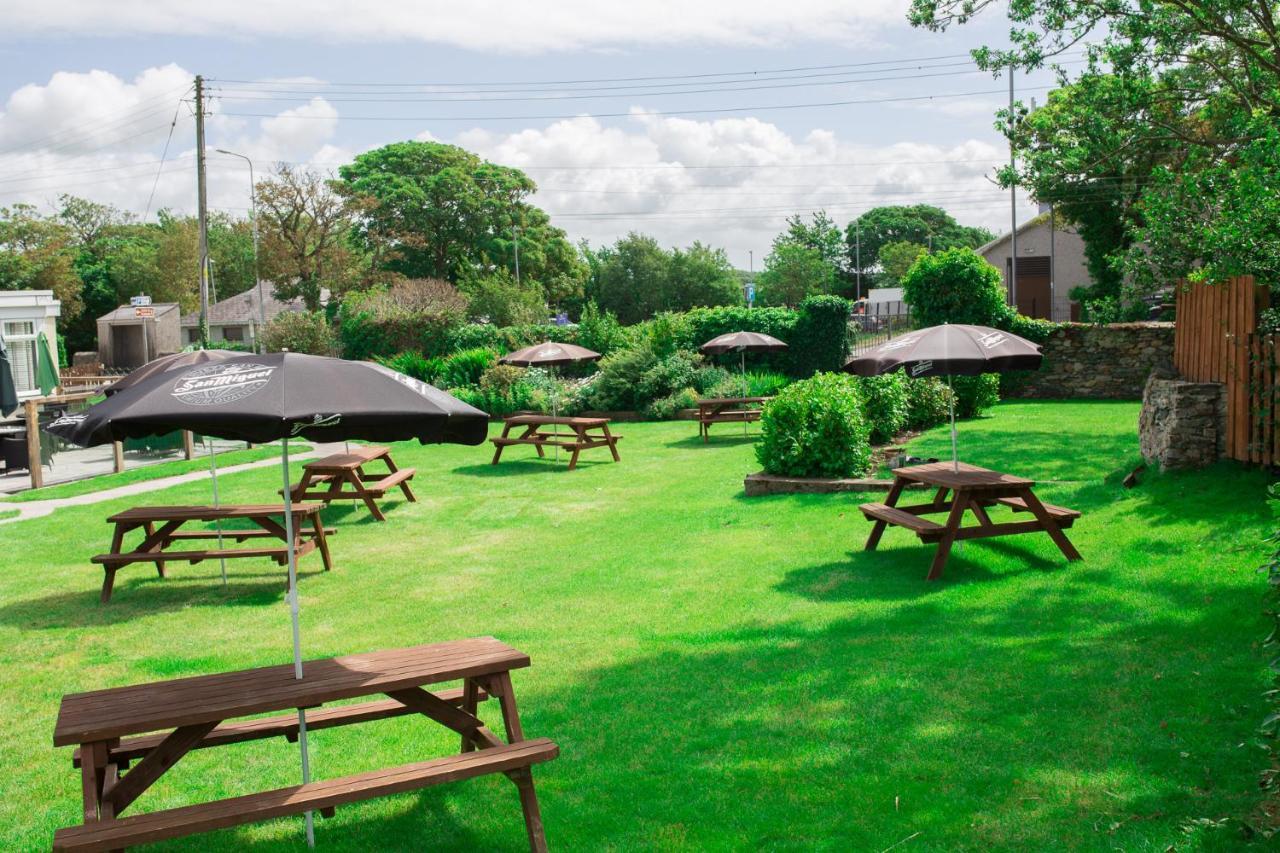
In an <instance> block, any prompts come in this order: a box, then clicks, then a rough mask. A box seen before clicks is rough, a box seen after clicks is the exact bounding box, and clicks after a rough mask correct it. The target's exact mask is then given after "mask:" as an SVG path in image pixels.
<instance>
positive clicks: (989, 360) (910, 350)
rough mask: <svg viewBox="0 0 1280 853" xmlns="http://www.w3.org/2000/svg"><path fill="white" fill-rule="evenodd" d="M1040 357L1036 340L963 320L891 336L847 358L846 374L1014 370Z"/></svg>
mask: <svg viewBox="0 0 1280 853" xmlns="http://www.w3.org/2000/svg"><path fill="white" fill-rule="evenodd" d="M1042 359H1043V356H1041V354H1040V346H1039V344H1034V343H1032V342H1031V341H1029V340H1027V339H1026V338H1020V337H1018V336H1017V335H1015V334H1012V333H1010V332H1002V331H1001V330H999V329H992V328H990V327H988V326H969V325H965V324H962V323H955V324H944V325H942V326H929V327H928V328H925V329H916V330H915V331H914V332H908V333H907V334H905V335H899V336H898V337H896V338H890V339H889V340H887V341H885V342H884V343H882V344H880V346H878V347H876V348H875V349H873V350H871V351H870V352H867V353H864V354H862V355H860V356H857V357H856V358H852V359H850V360H849V361H848V362H847V363H846V364H845V365H844V370H845V372H847V373H853V374H856V375H858V376H879V375H880V374H882V373H890V372H892V371H894V370H899V369H901V370H904V371H906V373H907V375H908V376H910V377H911V378H913V379H919V378H922V377H926V376H945V377H947V385H948V387H950V385H951V377H952V376H975V375H977V374H979V373H1005V372H1007V371H1013V370H1039V369H1040V362H1041V360H1042ZM951 463H952V465H953V466H956V467H957V469H958V467H959V460H958V457H957V455H956V404H955V396H954V394H953V395H952V398H951Z"/></svg>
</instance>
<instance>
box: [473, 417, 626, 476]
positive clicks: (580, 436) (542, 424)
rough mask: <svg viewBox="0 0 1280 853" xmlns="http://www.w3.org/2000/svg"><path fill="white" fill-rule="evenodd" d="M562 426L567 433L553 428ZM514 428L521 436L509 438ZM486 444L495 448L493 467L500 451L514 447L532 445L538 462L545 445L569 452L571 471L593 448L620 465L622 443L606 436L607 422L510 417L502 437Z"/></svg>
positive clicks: (607, 433)
mask: <svg viewBox="0 0 1280 853" xmlns="http://www.w3.org/2000/svg"><path fill="white" fill-rule="evenodd" d="M562 426H567V427H568V428H569V431H568V432H558V431H555V429H556V428H558V427H562ZM516 427H524V432H522V433H520V434H519V435H517V436H514V437H512V435H511V430H512V429H514V428H516ZM547 427H552V428H553V431H547V429H546V428H547ZM489 440H490V441H492V442H493V444H494V447H495V450H494V452H493V464H494V465H497V464H498V460H499V459H501V458H502V451H503V449H504V448H506V447H509V446H511V445H513V444H531V445H533V447H534V448H535V449H536V450H537V451H538V456H539V457H540V458H542V457H545V456H546V453H544V452H543V448H544V447H546V446H547V445H551V446H553V447H563V448H565V449H566V450H570V451H572V452H573V455H572V456H570V457H569V470H570V471H572V470H573V469H574V468H576V467H577V466H578V454H579V453H581V452H582V451H584V450H590V449H592V448H593V447H607V448H609V452H610V453H612V454H613V461H614V462H621V461H622V457H620V456H619V455H618V442H619V441H621V440H622V436H620V435H614V434H612V433H611V432H609V419H608V418H563V417H551V416H549V415H512V416H511V417H509V418H506V420H505V423H504V425H503V427H502V435H501V436H499V437H497V438H491V439H489Z"/></svg>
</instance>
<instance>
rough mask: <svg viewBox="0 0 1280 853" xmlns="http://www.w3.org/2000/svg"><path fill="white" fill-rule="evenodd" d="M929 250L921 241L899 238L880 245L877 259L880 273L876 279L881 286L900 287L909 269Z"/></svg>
mask: <svg viewBox="0 0 1280 853" xmlns="http://www.w3.org/2000/svg"><path fill="white" fill-rule="evenodd" d="M928 251H929V250H928V249H927V248H925V247H924V246H921V245H920V244H919V243H912V242H910V241H909V240H898V241H896V242H893V243H885V244H884V245H883V246H881V247H880V254H879V256H878V257H877V258H876V260H877V261H878V262H879V264H880V275H879V276H877V278H876V281H877V283H878V284H879V285H880V286H881V287H900V286H901V285H902V278H903V276H905V275H906V274H907V270H909V269H911V265H912V264H914V263H915V262H916V259H917V258H919V257H920V256H921V255H923V254H926V253H927V252H928Z"/></svg>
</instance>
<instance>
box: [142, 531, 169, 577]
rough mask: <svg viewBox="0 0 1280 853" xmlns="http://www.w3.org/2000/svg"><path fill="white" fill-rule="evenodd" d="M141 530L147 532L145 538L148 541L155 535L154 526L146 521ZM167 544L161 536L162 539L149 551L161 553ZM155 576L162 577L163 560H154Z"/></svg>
mask: <svg viewBox="0 0 1280 853" xmlns="http://www.w3.org/2000/svg"><path fill="white" fill-rule="evenodd" d="M143 529H144V530H146V531H147V538H148V539H150V538H151V537H153V536H155V535H156V528H155V525H154V524H152V523H151V522H150V521H148V522H147V523H146V524H144V525H143ZM167 544H168V543H167V542H165V537H163V536H162V537H160V539H159V540H158V541H157V542H156V544H155V547H154V548H151V549H150V550H152V551H163V550H164V546H165V545H167ZM156 574H158V575H159V576H160V577H164V560H156Z"/></svg>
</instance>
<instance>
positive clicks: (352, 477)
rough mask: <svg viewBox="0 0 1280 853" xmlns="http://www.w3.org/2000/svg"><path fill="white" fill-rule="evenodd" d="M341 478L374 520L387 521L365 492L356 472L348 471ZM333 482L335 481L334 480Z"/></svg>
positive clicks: (375, 503)
mask: <svg viewBox="0 0 1280 853" xmlns="http://www.w3.org/2000/svg"><path fill="white" fill-rule="evenodd" d="M343 478H344V479H346V480H347V482H349V483H350V484H351V487H352V488H353V489H355V490H356V494H358V495H360V499H361V500H362V501H364V505H365V506H367V507H368V508H369V512H370V513H372V514H373V517H374V518H376V519H378V521H386V520H387V517H386V516H385V515H383V514H382V510H381V509H379V507H378V502H377V501H375V500H374V499H373V496H372V495H370V494H369V493H368V492H367V491H365V488H364V484H363V483H362V482H361V481H360V474H359V473H357V472H356V471H348V472H347V473H345V474H343ZM335 482H337V481H336V480H335Z"/></svg>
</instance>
